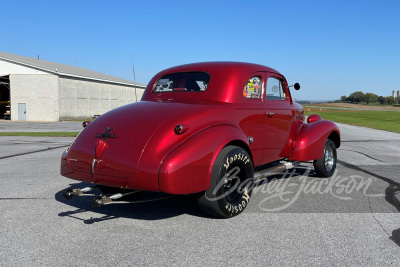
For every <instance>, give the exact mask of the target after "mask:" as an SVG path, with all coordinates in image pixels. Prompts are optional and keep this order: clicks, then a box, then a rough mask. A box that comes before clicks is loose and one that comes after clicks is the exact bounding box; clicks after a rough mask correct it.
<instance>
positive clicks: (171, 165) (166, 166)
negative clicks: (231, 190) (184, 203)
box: [158, 125, 249, 194]
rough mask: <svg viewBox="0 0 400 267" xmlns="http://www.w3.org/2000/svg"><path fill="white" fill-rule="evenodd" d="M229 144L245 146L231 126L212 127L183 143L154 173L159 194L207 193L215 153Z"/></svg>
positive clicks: (237, 131)
mask: <svg viewBox="0 0 400 267" xmlns="http://www.w3.org/2000/svg"><path fill="white" fill-rule="evenodd" d="M232 141H240V142H243V143H245V144H246V145H247V146H248V145H249V143H248V140H247V138H246V136H245V135H244V133H243V132H242V131H241V130H240V129H239V128H237V127H235V126H232V125H217V126H212V127H210V128H207V129H205V130H203V131H201V132H199V133H197V134H196V135H194V136H192V137H191V138H189V139H188V140H186V141H185V142H184V143H182V144H181V145H179V146H178V147H177V148H175V149H174V150H173V151H171V152H170V153H169V154H168V155H167V156H166V157H165V158H164V159H163V161H162V163H161V166H160V169H159V173H158V182H159V190H160V191H161V192H165V193H170V194H191V193H197V192H201V191H205V190H207V189H208V188H209V187H210V179H211V172H212V168H213V165H214V162H215V160H216V158H217V156H218V153H219V152H220V151H221V150H222V148H224V147H225V146H226V145H227V144H228V143H231V142H232Z"/></svg>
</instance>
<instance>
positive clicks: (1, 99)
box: [0, 75, 11, 120]
mask: <svg viewBox="0 0 400 267" xmlns="http://www.w3.org/2000/svg"><path fill="white" fill-rule="evenodd" d="M0 119H3V120H4V119H6V120H9V119H11V105H10V75H6V76H0Z"/></svg>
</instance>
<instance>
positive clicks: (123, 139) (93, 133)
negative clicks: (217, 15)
mask: <svg viewBox="0 0 400 267" xmlns="http://www.w3.org/2000/svg"><path fill="white" fill-rule="evenodd" d="M289 87H294V88H295V89H297V90H298V89H299V88H300V85H299V84H297V83H296V84H295V85H293V86H289V85H288V83H287V81H286V79H285V77H284V76H283V75H282V74H280V73H279V72H278V71H276V70H274V69H272V68H269V67H265V66H262V65H257V64H249V63H235V62H209V63H196V64H188V65H182V66H177V67H173V68H169V69H166V70H164V71H161V72H160V73H158V74H157V75H155V76H154V78H153V79H152V80H151V81H150V82H149V84H148V85H147V87H146V90H145V92H144V95H143V97H142V99H141V101H140V102H137V103H133V104H129V105H126V106H123V107H119V108H117V109H114V110H111V111H109V112H107V113H105V114H103V115H101V116H100V117H99V118H97V119H95V120H93V121H92V122H90V123H89V122H86V123H85V126H86V125H87V126H86V127H85V128H84V129H83V130H82V132H81V133H80V134H79V135H78V136H77V138H76V139H75V141H74V142H73V144H72V145H71V146H70V147H69V148H68V149H67V150H66V151H65V152H64V153H63V155H62V159H61V174H62V175H63V176H66V177H69V178H72V179H75V180H79V181H85V182H90V183H93V184H95V186H99V187H100V189H101V190H102V191H103V192H104V193H105V194H104V195H103V194H102V195H99V196H96V197H95V198H94V199H93V201H92V203H93V204H94V205H95V206H100V205H102V204H105V203H109V202H111V201H113V200H115V199H118V198H120V197H122V196H125V195H126V194H130V191H129V190H132V192H136V191H137V190H143V191H155V192H164V193H168V194H195V195H196V196H197V201H198V204H199V206H200V208H201V209H202V210H203V211H204V212H206V213H208V214H211V215H214V216H217V217H223V218H226V217H232V216H235V215H237V214H239V213H241V212H242V211H243V210H244V209H245V207H246V206H247V205H248V203H249V200H250V197H251V189H252V188H253V186H254V183H255V182H256V181H259V180H260V179H263V178H265V177H267V176H268V175H270V174H271V172H277V171H284V170H286V169H288V168H293V166H294V165H295V163H296V162H301V161H313V162H314V169H315V172H316V174H317V175H318V176H320V177H330V176H332V174H333V173H334V171H335V168H336V159H337V156H336V148H338V147H339V146H340V131H339V129H338V127H337V126H336V125H335V124H334V123H333V122H331V121H326V120H321V117H320V116H318V115H311V116H309V117H308V119H307V120H306V121H305V118H304V110H303V108H302V106H301V105H299V104H298V103H295V102H294V101H293V99H292V97H291V94H290V91H289ZM260 166H266V168H265V167H264V168H259V167H260ZM260 169H261V170H260ZM256 170H257V171H256ZM92 189H93V187H86V188H83V189H68V190H67V191H65V192H64V197H65V198H67V199H69V198H71V197H73V196H82V195H85V194H84V193H85V192H87V191H90V190H92ZM128 189H129V190H128ZM118 190H120V191H121V192H118ZM134 190H136V191H134Z"/></svg>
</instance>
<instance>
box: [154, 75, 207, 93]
mask: <svg viewBox="0 0 400 267" xmlns="http://www.w3.org/2000/svg"><path fill="white" fill-rule="evenodd" d="M209 83H210V74H208V73H206V72H178V73H171V74H167V75H164V76H163V77H161V78H160V79H159V80H158V81H157V82H156V83H155V84H154V87H153V92H156V93H161V92H177V91H183V92H187V91H190V92H203V91H205V90H207V87H208V84H209Z"/></svg>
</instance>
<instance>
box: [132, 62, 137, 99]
mask: <svg viewBox="0 0 400 267" xmlns="http://www.w3.org/2000/svg"><path fill="white" fill-rule="evenodd" d="M132 71H133V84H134V86H135V98H136V102H137V92H136V76H135V64H134V63H133V54H132Z"/></svg>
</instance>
